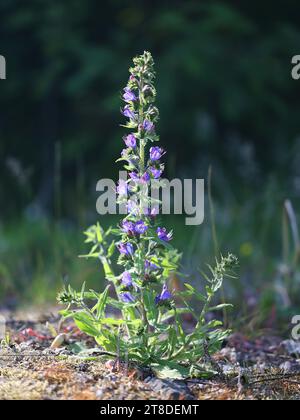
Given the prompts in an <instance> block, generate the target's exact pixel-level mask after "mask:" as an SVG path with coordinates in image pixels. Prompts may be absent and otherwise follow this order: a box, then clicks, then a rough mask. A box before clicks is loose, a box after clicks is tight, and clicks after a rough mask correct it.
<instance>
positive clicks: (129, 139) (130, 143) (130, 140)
mask: <svg viewBox="0 0 300 420" xmlns="http://www.w3.org/2000/svg"><path fill="white" fill-rule="evenodd" d="M124 142H125V144H126V146H127V147H131V148H132V149H134V148H135V147H136V138H135V136H134V134H128V136H126V137H124Z"/></svg>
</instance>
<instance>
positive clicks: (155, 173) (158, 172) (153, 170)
mask: <svg viewBox="0 0 300 420" xmlns="http://www.w3.org/2000/svg"><path fill="white" fill-rule="evenodd" d="M150 171H151V173H152V175H153V178H154V179H158V178H160V177H161V174H162V172H163V171H162V169H157V168H151V169H150Z"/></svg>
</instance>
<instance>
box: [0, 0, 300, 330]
mask: <svg viewBox="0 0 300 420" xmlns="http://www.w3.org/2000/svg"><path fill="white" fill-rule="evenodd" d="M0 20H1V22H0V23H1V24H0V54H2V55H4V56H5V57H6V60H7V80H5V81H1V82H0V106H1V113H0V136H1V141H0V158H1V165H0V203H1V205H0V282H1V283H0V299H1V302H2V305H10V306H15V305H18V304H21V303H24V302H35V303H36V302H45V301H47V302H49V301H52V300H53V301H54V299H55V294H56V291H57V290H58V289H59V288H60V287H61V286H62V284H64V282H70V283H71V284H72V285H74V286H76V285H79V284H81V283H82V281H87V284H88V286H90V287H101V284H102V282H103V274H102V271H101V268H100V267H98V266H97V264H96V263H95V264H94V263H93V262H90V261H88V262H86V261H82V260H79V259H78V258H77V255H79V254H80V253H84V252H85V251H86V247H85V246H84V244H83V236H82V233H81V232H82V231H83V230H84V229H85V228H86V227H87V226H88V225H89V224H90V223H94V222H95V221H96V220H98V219H99V217H98V215H97V213H96V209H95V202H96V199H97V193H96V191H95V186H96V182H97V180H98V179H100V178H108V177H112V178H113V179H117V174H118V170H119V169H120V168H121V167H120V166H118V165H114V164H113V162H114V161H115V160H116V159H117V158H118V156H119V153H120V150H121V149H122V146H123V145H122V135H123V133H124V132H123V129H122V128H121V127H120V126H119V124H120V123H122V117H121V115H120V113H119V110H120V106H121V100H120V92H121V90H122V88H123V87H124V85H125V84H126V81H127V77H128V67H129V66H130V65H131V58H132V57H133V56H135V55H137V54H139V53H142V52H143V51H144V50H149V51H151V52H152V54H153V56H154V59H155V61H156V70H157V74H158V78H157V89H158V107H159V109H160V113H161V120H160V124H159V133H160V135H161V142H162V145H163V147H165V148H166V149H167V150H168V154H167V158H166V163H167V175H168V176H169V177H174V176H176V177H182V178H187V177H188V178H203V177H204V178H205V179H206V180H207V174H208V169H209V166H210V165H211V166H212V168H213V169H212V171H213V175H212V196H213V200H214V210H215V223H216V231H217V235H218V242H219V248H220V250H222V252H224V253H225V252H226V251H228V250H230V251H232V252H233V253H235V254H237V255H238V256H239V258H240V263H241V267H240V273H239V274H240V278H239V279H238V280H233V281H231V282H229V283H228V285H227V289H226V294H227V295H228V297H230V298H231V299H233V300H236V302H238V306H237V311H239V312H240V313H241V314H244V315H245V317H247V316H248V314H249V313H250V314H251V316H252V319H254V318H255V317H257V319H264V322H265V323H266V325H267V326H268V325H271V326H272V323H274V319H275V318H276V317H277V314H278V313H281V312H282V311H283V312H284V313H288V314H289V313H295V311H296V309H297V308H299V309H300V276H299V274H298V256H299V243H298V242H299V240H298V238H297V213H298V211H299V195H300V121H299V106H298V102H299V89H300V82H297V81H295V80H293V79H292V77H291V68H292V65H291V58H292V57H293V56H294V55H296V54H299V53H300V29H299V28H300V26H299V23H300V5H299V2H297V1H284V2H283V1H278V2H270V1H264V2H261V1H257V0H254V1H252V2H249V1H235V2H233V1H232V2H231V1H226V2H220V1H209V2H208V1H196V0H187V1H178V0H173V1H164V0H160V1H156V0H153V1H151V2H150V1H149V2H143V1H124V0H109V1H107V0H104V1H101V2H100V1H96V0H85V1H82V0H64V1H58V0H51V1H50V0H43V1H41V0H27V1H26V2H24V1H22V0H1V4H0ZM286 199H289V200H291V203H292V206H293V207H291V206H287V208H286V209H285V208H284V202H285V200H286ZM206 203H207V209H206V219H205V223H204V224H203V225H202V226H199V227H186V226H185V225H184V220H183V219H182V218H179V217H171V218H170V217H169V218H167V220H166V224H167V225H168V226H169V227H172V228H174V230H175V240H174V242H175V245H177V246H178V247H179V248H180V249H181V250H182V251H183V253H184V258H183V270H186V271H187V272H188V273H190V274H191V276H196V268H197V267H200V266H201V267H203V266H204V265H205V263H206V262H211V261H212V259H213V256H214V250H215V244H214V242H213V240H212V235H211V217H210V216H211V210H212V209H211V208H209V206H208V200H206ZM286 210H288V211H286ZM115 221H116V219H115V218H114V219H113V220H112V218H111V217H109V216H107V217H102V220H101V222H102V223H103V224H104V225H109V224H110V223H112V222H115Z"/></svg>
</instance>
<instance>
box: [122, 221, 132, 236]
mask: <svg viewBox="0 0 300 420" xmlns="http://www.w3.org/2000/svg"><path fill="white" fill-rule="evenodd" d="M122 230H123V232H125V233H127V234H131V235H132V234H133V233H134V223H133V222H130V221H129V220H124V221H123V222H122Z"/></svg>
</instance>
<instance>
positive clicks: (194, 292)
mask: <svg viewBox="0 0 300 420" xmlns="http://www.w3.org/2000/svg"><path fill="white" fill-rule="evenodd" d="M184 285H185V287H186V288H187V289H188V291H189V292H190V293H191V296H195V298H197V299H198V300H200V301H201V302H204V303H206V301H207V298H206V297H205V296H203V295H202V294H201V293H199V292H198V291H197V290H196V289H195V288H194V287H193V286H192V285H190V284H189V283H184Z"/></svg>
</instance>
